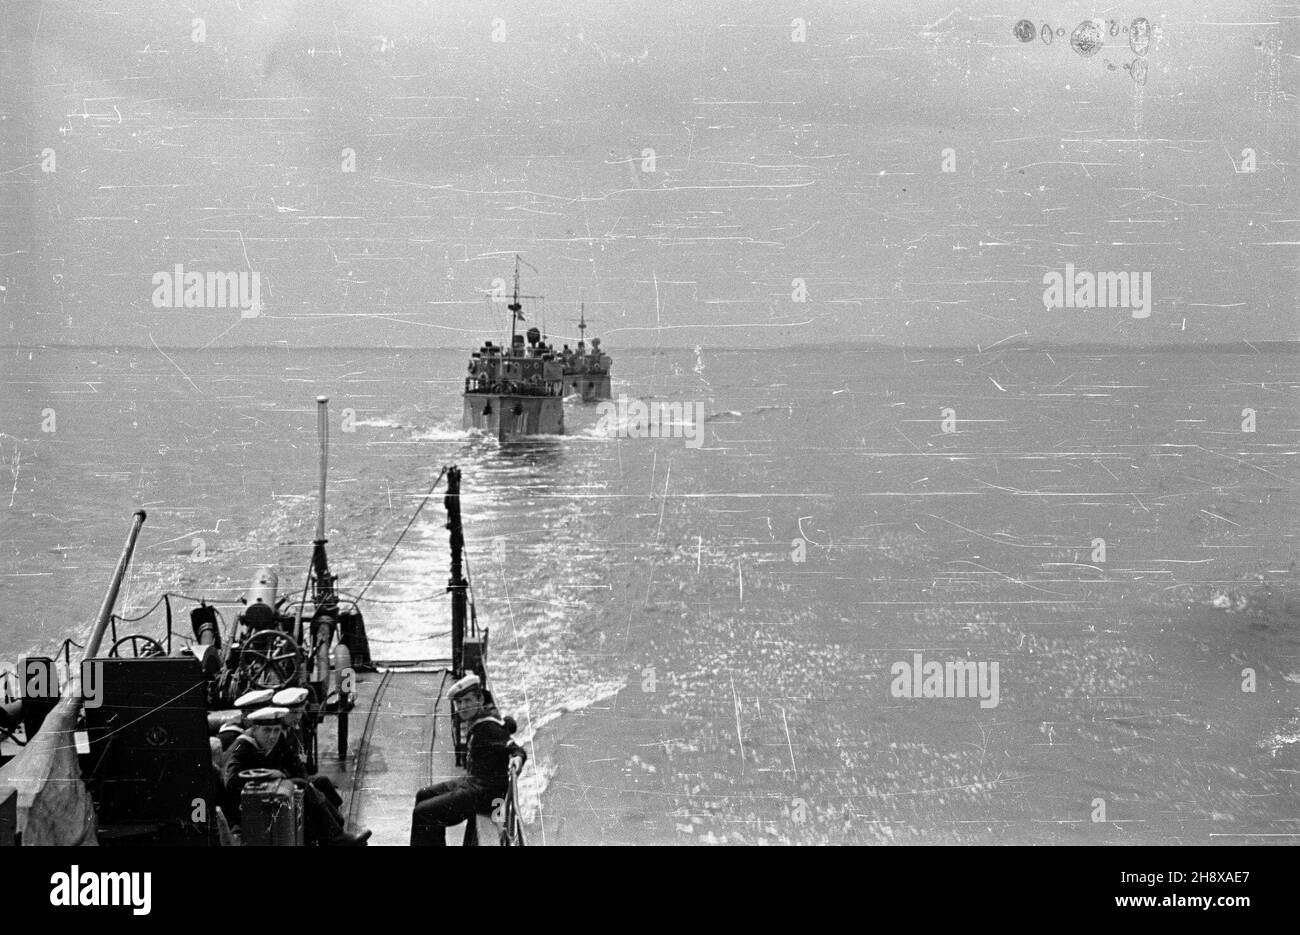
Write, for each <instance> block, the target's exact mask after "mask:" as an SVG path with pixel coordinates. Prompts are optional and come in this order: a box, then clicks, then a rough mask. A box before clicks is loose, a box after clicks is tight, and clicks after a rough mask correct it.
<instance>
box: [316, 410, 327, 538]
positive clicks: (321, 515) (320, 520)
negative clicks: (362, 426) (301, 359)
mask: <svg viewBox="0 0 1300 935" xmlns="http://www.w3.org/2000/svg"><path fill="white" fill-rule="evenodd" d="M329 402H330V398H329V397H328V396H317V397H316V436H317V438H319V439H320V501H319V503H318V505H317V512H316V541H317V543H321V542H324V541H325V475H326V472H327V469H328V467H329V430H330V424H329Z"/></svg>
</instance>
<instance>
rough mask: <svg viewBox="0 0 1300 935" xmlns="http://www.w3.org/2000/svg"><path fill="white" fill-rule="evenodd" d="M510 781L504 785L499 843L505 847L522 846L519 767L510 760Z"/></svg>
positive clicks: (523, 842)
mask: <svg viewBox="0 0 1300 935" xmlns="http://www.w3.org/2000/svg"><path fill="white" fill-rule="evenodd" d="M509 773H510V781H509V783H508V784H507V786H506V800H505V804H504V806H503V809H502V823H501V843H502V844H503V845H504V846H506V847H523V846H524V844H525V843H526V842H525V841H524V821H523V817H522V816H521V815H520V813H519V769H518V767H516V766H515V761H514V760H511V761H510V767H509Z"/></svg>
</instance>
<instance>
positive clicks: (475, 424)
mask: <svg viewBox="0 0 1300 935" xmlns="http://www.w3.org/2000/svg"><path fill="white" fill-rule="evenodd" d="M521 298H526V296H521V295H520V294H519V257H517V256H516V257H515V288H514V297H513V298H512V299H511V302H510V305H509V306H508V308H509V309H510V345H509V346H508V347H498V346H496V345H494V344H493V343H492V342H491V341H488V342H486V343H484V345H483V346H482V347H481V348H479V349H478V350H477V351H475V352H474V353H473V355H472V356H471V358H470V362H469V375H468V376H467V377H465V393H464V399H465V409H464V416H463V418H462V420H461V425H462V427H463V428H466V429H479V430H480V431H484V432H489V433H491V434H493V435H496V436H497V438H498V439H499V440H500V441H502V442H508V441H511V440H513V439H517V438H521V437H525V436H529V435H563V434H564V365H563V363H562V362H561V360H560V356H559V355H558V354H556V352H555V349H554V348H552V347H551V346H550V345H549V344H547V343H545V341H544V340H543V339H542V333H541V331H539V330H538V329H537V328H535V327H534V328H529V329H528V332H527V335H526V337H527V342H528V343H527V345H525V343H524V341H525V335H522V334H518V333H517V332H516V325H517V324H518V323H519V322H521V321H523V320H524V313H523V305H521V304H520V299H521Z"/></svg>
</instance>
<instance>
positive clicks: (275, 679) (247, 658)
mask: <svg viewBox="0 0 1300 935" xmlns="http://www.w3.org/2000/svg"><path fill="white" fill-rule="evenodd" d="M239 672H240V675H241V676H242V678H241V680H240V681H241V683H242V684H243V685H244V686H245V690H247V689H252V688H270V689H273V690H275V691H279V690H280V689H281V688H285V687H286V686H288V685H292V684H293V683H294V682H296V681H297V680H298V676H299V675H300V674H301V672H302V657H301V655H300V654H299V652H298V644H297V643H295V642H294V641H293V640H292V639H291V638H290V637H289V635H288V634H287V633H281V632H280V631H279V630H258V631H257V632H256V633H254V634H253V635H252V636H251V637H249V639H248V642H247V643H245V644H244V645H243V647H242V648H241V649H240V651H239Z"/></svg>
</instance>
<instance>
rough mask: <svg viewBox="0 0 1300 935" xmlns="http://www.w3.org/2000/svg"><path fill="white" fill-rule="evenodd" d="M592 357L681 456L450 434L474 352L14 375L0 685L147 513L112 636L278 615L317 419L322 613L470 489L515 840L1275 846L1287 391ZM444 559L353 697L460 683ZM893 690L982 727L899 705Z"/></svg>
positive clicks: (1051, 373)
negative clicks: (517, 766) (441, 681)
mask: <svg viewBox="0 0 1300 935" xmlns="http://www.w3.org/2000/svg"><path fill="white" fill-rule="evenodd" d="M612 350H613V352H614V354H615V360H616V364H615V376H616V382H615V393H616V394H617V393H620V392H621V393H627V394H629V395H631V396H636V397H638V398H640V399H642V400H644V401H646V402H647V403H652V402H656V401H671V402H682V403H687V404H691V405H695V404H698V405H699V406H700V407H702V411H703V412H704V413H705V417H706V420H707V421H706V422H705V423H704V425H703V433H702V435H701V436H700V444H699V445H698V447H696V446H694V445H693V444H691V443H690V441H689V439H683V438H680V437H679V438H637V437H619V436H620V432H621V434H622V435H623V436H627V435H631V434H632V433H631V432H629V431H627V430H628V428H629V426H628V424H627V420H622V421H620V420H618V419H602V417H601V413H600V412H599V411H598V410H597V409H596V408H595V407H594V406H586V407H583V406H580V405H575V404H572V403H571V404H568V406H567V408H566V420H567V424H568V434H567V435H566V436H565V437H562V438H561V437H555V438H545V439H539V440H537V441H535V442H532V443H529V444H524V445H517V446H507V447H505V448H503V447H501V446H499V445H498V444H497V443H496V442H495V441H493V440H490V439H485V438H481V437H477V436H474V435H471V434H468V433H465V432H463V431H462V430H461V429H460V399H459V395H458V392H459V378H460V373H461V371H462V370H463V356H464V355H463V352H462V351H460V350H454V351H373V350H357V351H346V350H344V351H332V352H327V351H293V352H290V351H283V350H273V349H252V350H249V349H245V350H223V351H217V352H194V351H168V352H167V353H166V355H164V354H163V353H161V352H159V351H156V350H154V349H152V348H151V349H149V350H147V351H146V350H137V349H121V350H114V349H111V348H100V349H93V350H28V349H21V350H14V349H12V348H10V349H7V350H4V351H3V352H2V354H3V356H2V357H0V360H2V361H3V364H2V366H0V417H2V418H3V422H0V433H2V434H0V595H2V596H3V604H2V605H0V606H3V608H4V609H3V611H0V613H3V626H4V629H3V645H2V646H0V659H7V660H10V661H12V660H13V659H15V658H16V657H17V656H18V655H19V654H20V653H22V652H24V651H29V650H32V649H37V648H42V649H49V648H51V647H52V646H53V645H55V644H57V642H58V641H60V640H62V639H63V638H64V637H65V636H68V635H73V636H76V635H78V634H80V633H82V632H84V630H85V629H86V628H87V626H88V625H89V622H90V620H91V618H92V616H93V614H94V612H95V609H96V608H97V606H98V602H99V600H100V597H101V595H102V592H103V589H104V586H105V584H106V582H107V579H108V576H109V572H110V570H111V568H112V565H113V563H114V561H115V560H116V558H117V554H118V551H119V549H120V547H121V540H122V538H123V536H124V534H125V532H126V528H127V524H128V520H129V516H130V514H131V512H132V510H134V509H135V508H137V507H138V506H143V507H144V508H145V509H147V510H148V513H149V520H148V523H147V524H146V526H145V528H144V532H143V534H142V536H141V539H140V545H139V549H138V551H137V554H136V561H135V564H134V566H133V569H132V572H131V575H130V578H129V584H128V586H127V587H126V588H125V590H124V592H123V595H122V599H121V601H120V602H119V611H120V612H121V613H123V614H134V613H138V612H140V611H142V610H144V609H145V608H147V607H148V606H149V605H150V604H152V603H153V602H154V600H155V599H156V598H157V596H158V594H160V593H161V592H162V591H163V590H172V591H177V592H181V593H184V594H188V595H192V596H196V597H198V596H202V597H205V598H207V599H210V600H211V599H231V598H234V597H237V596H238V595H239V594H240V593H241V592H242V590H243V588H244V587H245V586H246V585H247V583H248V580H249V577H250V575H251V574H252V571H253V569H254V568H255V566H257V565H259V564H262V563H274V564H276V565H277V566H279V567H280V569H281V581H282V587H283V588H285V589H297V588H300V587H301V586H302V578H303V574H304V572H305V567H306V561H307V559H308V557H309V554H310V540H311V537H312V534H313V522H314V520H313V510H314V498H315V462H316V442H315V415H314V412H313V409H314V402H313V400H314V397H315V396H316V395H317V394H326V395H329V396H330V397H331V399H332V402H331V412H332V417H333V419H332V426H333V427H332V436H331V442H332V450H331V475H330V489H329V528H330V533H329V535H330V554H331V558H332V560H333V562H334V564H335V566H336V570H337V571H339V572H340V573H341V574H342V575H343V582H342V584H343V586H344V587H345V588H347V589H350V590H352V591H354V592H355V591H356V590H359V589H360V588H361V587H362V586H363V585H364V584H365V582H366V581H367V580H368V579H369V578H370V576H371V574H372V573H373V572H374V571H375V569H376V568H377V567H378V565H379V563H380V562H381V561H382V560H383V558H384V556H385V554H386V553H387V552H388V550H389V548H390V547H391V545H392V543H393V541H394V540H395V538H396V537H397V535H398V534H399V533H400V532H401V531H402V530H403V528H404V527H405V526H406V525H407V522H408V520H409V519H410V517H411V515H412V513H413V512H414V511H415V509H416V507H417V506H418V505H419V504H420V502H421V501H422V500H423V498H424V497H425V495H426V494H427V493H428V490H429V487H430V484H431V483H432V482H433V479H434V478H435V477H436V476H437V473H438V470H439V468H440V467H441V466H442V465H444V464H449V463H458V464H459V465H460V466H461V467H462V469H463V470H464V485H465V488H464V495H465V505H464V514H465V523H466V532H467V541H468V548H469V552H470V562H471V564H470V572H471V576H472V580H473V584H474V593H475V598H476V606H477V611H478V614H479V618H480V620H481V621H482V622H484V623H486V624H487V625H488V626H490V627H491V630H492V649H493V661H494V665H493V675H494V678H495V680H496V684H497V690H498V692H499V694H500V695H501V696H502V698H503V700H504V701H505V702H506V704H507V706H508V707H510V708H512V709H513V710H515V711H517V712H518V713H519V714H521V715H523V717H521V721H522V722H523V723H524V724H525V725H531V728H536V730H535V731H532V730H530V732H529V736H530V737H531V742H532V743H533V744H534V752H535V756H534V758H533V763H532V766H531V767H530V770H531V772H532V776H531V777H530V779H531V785H530V788H531V789H532V790H533V792H534V793H536V792H538V791H540V790H542V789H544V790H545V791H544V792H543V793H542V795H541V798H540V801H534V823H533V828H534V836H535V837H536V838H537V839H538V840H541V839H545V840H546V842H547V843H556V842H561V843H571V842H581V841H611V842H612V841H662V842H674V841H676V842H691V841H745V842H760V841H770V842H773V843H777V842H803V841H856V842H877V841H879V842H896V843H948V842H968V841H978V842H999V841H1008V842H1042V843H1123V842H1139V841H1169V842H1173V841H1183V842H1193V841H1194V842H1209V843H1214V842H1231V843H1242V842H1246V841H1249V842H1251V843H1261V842H1273V841H1285V842H1289V841H1291V840H1294V839H1293V837H1291V835H1292V832H1293V831H1300V829H1296V828H1295V827H1294V821H1293V819H1292V817H1291V816H1293V815H1294V814H1295V795H1294V791H1295V790H1294V776H1295V775H1296V772H1295V771H1296V756H1295V752H1296V748H1295V746H1294V741H1295V740H1296V739H1297V738H1298V737H1300V718H1297V715H1296V702H1297V700H1298V699H1300V662H1298V661H1297V658H1296V655H1297V649H1296V647H1297V634H1298V633H1300V599H1298V598H1297V587H1296V580H1295V568H1294V561H1295V558H1296V549H1295V533H1294V528H1295V520H1296V517H1297V511H1296V501H1297V485H1298V484H1300V471H1297V469H1296V459H1295V453H1296V452H1295V446H1296V443H1297V437H1296V432H1297V429H1298V428H1300V416H1298V415H1297V407H1296V400H1297V394H1296V390H1297V382H1298V381H1300V367H1298V366H1297V361H1296V359H1295V358H1294V357H1293V356H1289V355H1285V354H1281V353H1262V354H1257V353H1253V352H1250V351H1249V350H1245V351H1243V353H1240V354H1237V353H1203V354H1187V353H1172V352H1169V353H1150V354H1144V353H1142V352H1128V353H1123V354H1117V355H1109V356H1108V355H1101V354H1080V353H1069V352H1064V351H1051V352H1050V353H1048V352H1044V351H1031V350H1023V349H1015V350H1010V349H1009V350H1005V351H1001V352H999V351H996V350H995V351H992V352H988V353H984V354H974V353H969V354H960V353H958V352H946V353H938V352H921V351H906V352H905V351H899V350H872V351H866V350H860V349H859V350H853V349H845V348H830V349H827V348H823V349H800V350H794V351H787V352H782V351H727V352H716V353H715V352H712V351H707V350H705V351H697V352H691V351H679V350H672V351H664V352H651V351H642V352H629V351H620V350H618V349H612ZM945 409H951V410H952V413H951V414H946V413H945ZM345 410H351V411H352V412H351V413H350V414H349V413H345ZM1245 410H1253V413H1254V415H1253V418H1254V426H1255V431H1254V432H1246V431H1243V422H1244V421H1245V420H1246V419H1247V418H1248V416H1247V415H1246V413H1245ZM50 411H52V415H51V412H50ZM945 415H947V416H948V418H949V421H950V425H955V428H956V431H955V432H945V431H944V430H943V421H944V419H945ZM345 419H347V421H348V423H349V424H350V425H351V426H352V427H353V430H352V431H346V430H345V429H344V420H345ZM51 420H52V421H51ZM953 420H955V421H953ZM43 425H44V426H45V427H46V428H51V427H52V428H53V429H54V430H53V431H43V430H42V427H43ZM443 519H444V517H443V511H442V503H441V498H440V497H435V498H433V499H431V500H430V501H429V504H428V506H427V507H426V508H425V510H424V512H423V513H422V514H421V516H420V518H419V519H418V520H417V521H416V522H415V523H414V524H413V525H412V527H411V530H410V531H409V532H408V533H407V535H406V538H405V540H404V541H403V543H402V545H401V546H400V547H399V548H398V549H397V551H396V552H395V553H394V555H393V557H392V559H390V560H389V562H388V564H387V565H386V566H385V567H384V568H383V570H382V572H381V573H380V575H379V576H378V577H377V578H376V580H375V582H374V584H373V585H372V586H371V588H370V590H369V591H368V592H367V597H368V598H370V599H373V600H372V602H371V603H369V604H367V605H366V607H365V610H366V615H367V621H368V625H369V628H370V632H371V637H372V642H374V644H375V645H374V649H375V654H376V655H377V656H381V657H385V658H394V659H396V658H418V657H430V656H439V655H444V654H445V653H446V652H447V636H446V631H447V629H448V626H449V623H448V608H447V605H446V597H445V594H444V591H443V589H444V587H445V585H446V579H447V551H446V534H445V531H444V530H443V528H442V522H443ZM1099 542H1100V544H1101V545H1102V546H1103V547H1104V554H1103V553H1102V552H1099V551H1098V547H1099ZM199 556H201V557H202V560H201V561H199V560H195V559H196V557H199ZM425 598H430V599H428V600H426V599H425ZM153 619H157V618H153ZM181 620H182V621H183V618H181ZM141 626H145V624H141ZM154 629H156V627H154ZM916 653H921V654H922V656H923V659H925V660H927V661H929V660H934V661H940V662H947V661H954V660H969V661H974V662H977V663H978V662H983V663H985V664H992V663H997V664H998V671H999V697H998V704H997V706H996V707H982V706H981V705H980V703H979V700H978V699H975V698H964V699H962V698H954V699H909V698H899V697H894V693H892V692H891V682H892V681H893V678H892V676H891V667H893V666H894V665H895V664H896V663H900V662H911V661H912V660H913V659H914V655H915V654H916ZM1251 687H1253V689H1254V690H1253V691H1249V690H1243V689H1244V688H1251ZM1099 819H1104V820H1099Z"/></svg>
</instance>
